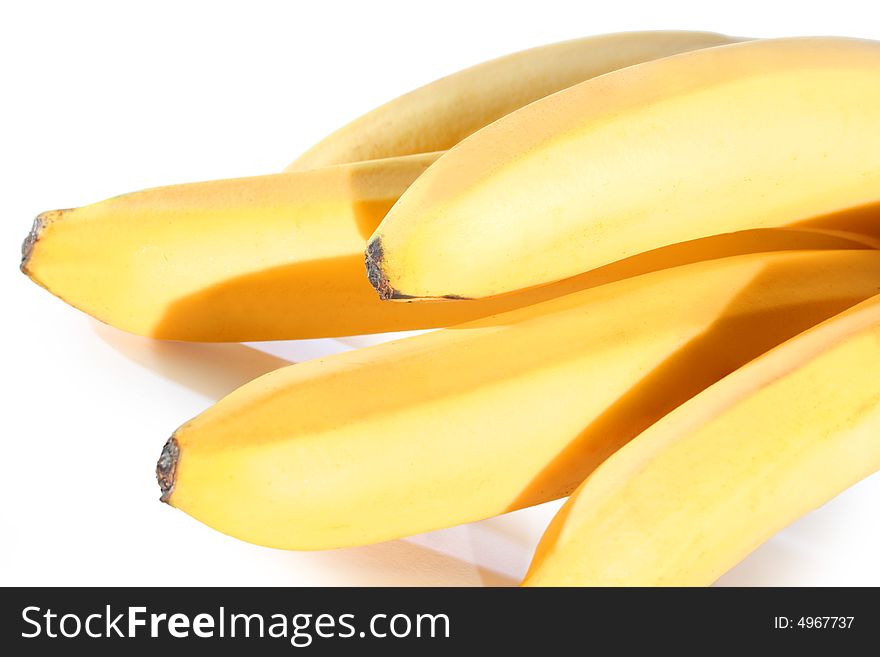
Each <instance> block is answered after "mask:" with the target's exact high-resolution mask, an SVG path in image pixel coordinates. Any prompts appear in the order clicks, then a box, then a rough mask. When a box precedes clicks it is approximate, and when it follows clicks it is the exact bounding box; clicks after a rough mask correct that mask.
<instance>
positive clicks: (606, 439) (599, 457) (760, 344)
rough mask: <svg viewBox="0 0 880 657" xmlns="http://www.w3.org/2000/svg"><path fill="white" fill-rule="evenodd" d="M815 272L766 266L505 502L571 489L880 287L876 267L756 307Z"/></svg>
mask: <svg viewBox="0 0 880 657" xmlns="http://www.w3.org/2000/svg"><path fill="white" fill-rule="evenodd" d="M798 272H800V273H798ZM795 276H796V277H797V278H793V277H795ZM810 277H812V278H813V284H816V283H821V282H822V281H823V280H824V279H825V273H823V272H819V271H816V272H804V268H803V267H800V269H799V270H798V269H797V268H792V267H791V266H790V265H789V264H787V263H777V264H774V265H769V266H766V267H765V268H764V269H763V270H762V271H761V272H760V273H759V274H758V275H757V276H755V277H754V278H753V279H752V280H751V281H750V282H749V283H748V285H746V287H744V288H743V289H742V290H741V291H740V292H739V293H738V294H737V295H736V297H734V298H733V299H732V300H731V302H730V303H729V304H728V305H727V306H726V307H725V309H724V311H723V313H722V314H721V315H720V318H719V319H718V320H717V321H716V322H714V323H713V324H712V325H710V326H709V327H708V328H707V329H706V330H704V331H703V332H701V333H700V334H699V335H698V336H696V337H694V338H693V339H691V340H690V341H689V342H688V343H687V344H685V345H684V346H683V347H681V348H680V349H678V350H677V351H676V352H674V353H672V354H670V355H669V356H668V357H667V358H666V359H664V360H663V361H662V362H661V363H660V364H659V365H657V366H656V367H655V368H653V369H652V370H651V371H650V372H649V373H647V374H646V375H645V376H644V377H642V378H641V379H640V380H639V381H638V382H636V383H635V384H634V385H633V386H632V387H630V388H629V390H628V391H627V392H626V393H625V394H623V395H622V396H621V397H620V398H619V399H618V400H617V401H616V402H615V403H614V404H612V405H611V406H610V407H609V408H608V409H607V410H606V411H605V412H604V413H602V414H601V415H600V416H599V417H597V418H596V419H595V420H594V421H593V422H591V423H590V424H589V426H587V427H585V428H584V429H583V431H581V432H580V434H578V435H577V436H576V437H575V438H574V439H573V440H572V441H571V442H570V443H568V445H567V446H566V447H565V449H563V450H562V451H561V452H560V453H559V454H558V455H557V456H556V457H555V458H554V459H553V460H552V461H551V462H550V463H548V464H547V465H546V466H545V467H544V468H543V469H542V470H541V471H540V472H539V473H538V474H537V475H536V476H535V477H534V478H533V479H532V480H531V481H530V482H529V484H528V485H527V486H525V487H524V488H523V490H522V492H521V493H520V494H519V496H518V497H517V498H516V499H515V500H514V501H513V502H512V503H511V505H510V507H509V509H508V510H514V509H519V508H522V507H525V506H531V505H533V504H537V503H540V502H544V501H546V500H550V499H557V498H560V497H564V496H566V495H569V494H570V493H571V492H572V491H573V490H574V488H576V487H577V486H578V485H579V484H580V482H582V481H583V480H584V479H586V478H587V477H588V475H589V474H590V473H591V472H592V471H593V470H595V469H596V468H597V467H598V466H599V465H601V463H602V462H603V461H605V459H607V458H608V457H609V456H611V455H612V454H613V453H614V452H616V451H617V450H618V449H620V448H621V447H623V446H624V445H625V444H626V443H628V442H629V441H630V440H632V439H633V438H635V437H636V436H637V435H638V434H640V433H641V432H642V431H644V430H645V429H647V428H648V427H650V426H651V425H652V424H654V423H655V422H656V421H658V420H659V419H660V418H662V417H663V416H665V415H666V414H668V413H669V412H670V411H672V410H673V409H675V408H677V407H678V406H680V405H681V404H683V403H684V402H686V401H687V400H688V399H690V398H691V397H693V396H694V395H696V394H697V393H699V392H701V391H702V390H704V389H705V388H707V387H709V386H710V385H712V384H713V383H715V382H717V381H719V380H720V379H722V378H723V377H725V376H727V375H728V374H730V373H731V372H733V371H734V370H736V369H739V368H740V367H742V366H743V365H745V364H746V363H747V362H749V361H750V360H752V359H754V358H756V357H758V356H760V355H761V354H763V353H765V352H767V351H769V350H770V349H772V348H773V347H775V346H776V345H778V344H780V343H782V342H784V341H785V340H788V339H789V338H792V337H794V336H795V335H797V334H798V333H801V332H803V331H805V330H806V329H808V328H810V327H812V326H814V325H816V324H817V323H819V322H821V321H823V320H825V319H828V318H830V317H833V316H834V315H836V314H838V313H840V312H843V311H844V310H846V309H847V308H850V307H852V306H854V305H856V304H857V303H859V302H860V301H863V300H865V299H867V298H869V297H871V296H873V295H875V294H878V293H880V267H878V272H877V283H876V286H865V288H864V289H861V290H855V289H854V290H853V292H852V294H851V296H850V295H847V296H844V297H841V298H838V299H831V300H819V301H815V302H811V303H798V304H796V305H795V304H789V305H782V306H776V307H765V308H764V309H761V310H760V311H754V310H752V309H754V308H755V307H756V300H758V299H760V298H761V297H762V296H765V295H767V294H768V293H769V294H772V293H773V292H772V290H773V289H774V288H775V287H777V286H778V282H779V281H780V280H785V279H788V280H794V281H797V280H799V279H800V278H810ZM803 282H804V283H807V282H808V281H803ZM557 526H558V525H557ZM548 539H549V540H553V534H549V535H548Z"/></svg>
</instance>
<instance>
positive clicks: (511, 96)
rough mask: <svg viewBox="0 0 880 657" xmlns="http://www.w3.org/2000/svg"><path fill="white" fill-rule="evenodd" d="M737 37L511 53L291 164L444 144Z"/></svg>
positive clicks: (416, 95)
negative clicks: (557, 95) (597, 82)
mask: <svg viewBox="0 0 880 657" xmlns="http://www.w3.org/2000/svg"><path fill="white" fill-rule="evenodd" d="M738 40H739V39H735V38H733V37H728V36H724V35H721V34H711V33H708V32H630V33H623V34H607V35H603V36H593V37H587V38H584V39H576V40H573V41H564V42H562V43H554V44H550V45H546V46H541V47H539V48H532V49H530V50H524V51H522V52H517V53H513V54H512V55H507V56H506V57H501V58H499V59H493V60H492V61H489V62H485V63H482V64H479V65H477V66H474V67H472V68H468V69H465V70H463V71H459V72H458V73H455V74H453V75H450V76H448V77H445V78H442V79H440V80H437V81H436V82H432V83H431V84H428V85H426V86H424V87H420V88H419V89H416V90H415V91H412V92H410V93H408V94H406V95H404V96H401V97H399V98H396V99H395V100H392V101H391V102H389V103H386V104H385V105H382V106H381V107H379V108H377V109H375V110H373V111H371V112H369V113H367V114H365V115H364V116H362V117H360V118H359V119H355V120H354V121H352V122H351V123H349V124H348V125H346V126H344V127H343V128H341V129H339V130H337V131H336V132H334V133H333V134H331V135H330V136H328V137H326V138H325V139H324V140H322V141H320V142H319V143H318V144H316V145H315V146H313V147H312V148H311V149H309V150H308V151H306V153H304V154H303V155H301V156H300V157H299V158H298V159H297V160H296V161H295V162H294V163H293V164H291V165H290V166H288V167H287V170H288V171H294V170H295V171H301V170H304V169H313V168H315V167H322V166H327V165H331V164H341V163H345V162H356V161H360V160H373V159H378V158H384V157H392V156H396V155H410V154H413V153H427V152H429V151H440V150H446V149H447V148H451V147H452V146H454V145H455V144H456V143H457V142H459V141H461V140H462V139H463V138H464V137H467V136H468V135H469V134H471V133H472V132H475V131H477V130H479V129H480V128H482V127H483V126H485V125H488V124H489V123H492V121H494V120H496V119H498V118H500V117H502V116H504V115H505V114H508V113H509V112H512V111H513V110H515V109H517V108H519V107H522V106H523V105H527V104H528V103H530V102H532V101H534V100H537V99H538V98H542V97H544V96H547V95H548V94H552V93H553V92H555V91H559V90H560V89H565V88H566V87H570V86H571V85H573V84H577V83H578V82H582V81H583V80H586V79H589V78H592V77H595V76H597V75H602V74H603V73H607V72H608V71H613V70H615V69H618V68H622V67H624V66H630V65H632V64H637V63H639V62H644V61H646V60H649V59H656V58H658V57H666V56H667V55H673V54H676V53H680V52H684V51H688V50H694V49H697V48H709V47H712V46H718V45H723V44H727V43H733V42H735V41H738Z"/></svg>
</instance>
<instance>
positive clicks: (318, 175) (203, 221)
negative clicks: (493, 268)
mask: <svg viewBox="0 0 880 657" xmlns="http://www.w3.org/2000/svg"><path fill="white" fill-rule="evenodd" d="M435 158H436V156H434V155H415V156H410V157H402V158H391V159H388V160H383V161H376V162H365V163H359V164H352V165H341V166H336V167H328V168H325V169H321V170H315V171H307V172H300V173H288V174H276V175H271V176H259V177H254V178H242V179H235V180H220V181H213V182H207V183H195V184H189V185H175V186H171V187H162V188H158V189H151V190H146V191H142V192H136V193H133V194H126V195H124V196H117V197H115V198H112V199H109V200H107V201H103V202H101V203H96V204H94V205H90V206H86V207H83V208H79V209H75V210H60V211H54V212H48V213H44V214H42V215H40V217H38V218H37V221H36V222H35V227H34V230H33V231H32V232H31V235H30V236H29V237H28V239H27V240H25V247H24V252H25V253H24V261H23V263H22V269H23V271H25V273H27V274H28V275H29V276H30V277H31V278H32V279H33V280H35V281H36V282H37V283H39V284H40V285H42V286H44V287H45V288H47V289H48V290H49V291H51V292H52V293H53V294H55V295H57V296H59V297H60V298H62V299H64V300H65V301H67V302H68V303H70V304H71V305H73V306H75V307H77V308H80V309H82V310H84V311H85V312H87V313H89V314H90V315H92V316H94V317H96V318H98V319H100V320H102V321H104V322H107V323H108V324H112V325H113V326H116V327H118V328H121V329H124V330H126V331H130V332H132V333H137V334H140V335H145V336H150V337H154V338H167V339H173V340H199V341H210V342H217V341H251V340H276V339H294V338H319V337H329V336H344V335H358V334H363V333H376V332H386V331H399V330H406V329H423V328H433V327H438V326H449V325H451V324H458V323H461V322H464V321H467V320H471V319H475V318H479V317H485V316H488V315H492V314H496V313H499V312H503V311H505V310H510V309H512V308H516V307H520V306H524V305H528V304H530V303H534V302H537V301H541V300H544V299H548V298H552V297H554V296H559V295H561V294H566V293H568V292H571V291H573V290H575V289H583V288H584V287H589V286H591V285H596V284H601V283H602V282H605V281H607V280H613V279H614V278H615V277H622V276H627V275H632V274H633V273H638V272H641V271H646V270H650V269H652V268H658V267H663V266H668V265H670V264H677V263H679V262H681V261H682V258H684V259H685V260H687V259H688V258H697V259H700V258H710V257H718V256H719V255H731V254H733V253H745V252H748V251H760V250H772V249H779V248H849V247H859V246H864V245H860V244H857V243H855V241H854V238H853V236H846V235H834V234H831V233H825V234H820V233H818V232H812V233H811V232H806V231H803V232H800V231H776V232H771V231H764V232H757V233H750V234H749V233H744V234H742V235H740V236H739V237H736V238H730V239H728V238H722V239H718V240H710V241H708V242H705V243H703V244H702V245H701V246H700V248H698V249H678V250H675V249H673V250H667V251H665V252H662V253H658V254H649V255H647V256H640V257H638V258H635V259H634V260H633V261H631V262H629V263H624V265H623V266H622V267H621V266H618V267H611V268H608V269H606V270H605V271H604V272H599V273H598V275H593V274H591V275H589V276H583V277H576V278H574V279H572V280H569V281H563V282H561V283H558V284H555V285H550V286H546V287H544V288H538V289H535V290H530V291H528V292H525V293H518V294H513V295H508V296H506V297H499V298H496V299H490V300H486V301H480V302H467V301H456V302H449V303H436V304H388V303H383V302H382V301H380V300H379V299H378V298H377V297H376V294H375V292H374V291H373V288H372V287H371V286H370V284H369V282H368V281H367V278H366V276H364V270H363V250H364V246H365V244H366V239H367V237H368V236H369V234H370V233H371V232H372V231H373V229H375V227H376V226H377V225H378V223H379V221H380V220H381V218H382V217H383V216H384V214H385V212H386V211H387V210H388V208H389V207H391V205H392V204H393V203H394V202H395V201H396V200H397V197H398V196H399V195H400V194H401V193H402V192H403V191H404V190H405V189H406V187H407V186H408V185H409V184H410V183H411V182H412V181H413V180H415V178H416V177H417V176H418V175H419V174H421V173H422V172H423V171H424V170H425V169H426V168H427V167H428V165H429V164H430V163H431V162H433V161H434V159H435Z"/></svg>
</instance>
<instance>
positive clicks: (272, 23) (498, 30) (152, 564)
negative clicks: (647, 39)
mask: <svg viewBox="0 0 880 657" xmlns="http://www.w3.org/2000/svg"><path fill="white" fill-rule="evenodd" d="M10 6H11V3H7V5H4V9H3V10H2V11H3V15H2V17H0V51H2V53H0V54H2V57H0V61H2V62H3V78H2V85H3V92H4V94H3V95H4V102H3V104H2V105H0V112H2V121H0V130H2V142H0V143H2V151H0V152H2V180H3V181H4V184H3V186H2V188H3V194H2V206H3V221H2V226H0V230H2V231H3V232H2V239H0V245H2V262H4V263H6V264H5V266H4V267H2V268H0V285H2V299H3V304H4V308H5V312H4V317H5V321H4V322H3V324H2V330H3V340H2V342H0V344H2V349H3V359H2V363H3V390H2V395H3V400H4V403H3V415H4V428H5V431H4V432H3V441H4V447H3V467H2V470H3V491H4V495H3V500H2V502H0V533H2V540H0V584H21V585H37V584H45V585H48V584H111V585H137V584H144V585H151V584H155V585H160V584H216V585H220V584H257V585H259V584H290V585H293V584H354V585H370V584H429V585H434V584H460V585H471V584H473V585H486V584H488V585H508V584H514V583H515V582H516V581H517V579H518V578H519V577H520V576H521V575H522V574H523V572H524V571H525V568H526V566H527V564H528V561H529V556H530V551H531V549H532V548H533V546H534V544H535V543H536V541H537V539H538V538H539V536H540V533H541V531H542V529H543V527H544V525H545V524H546V522H547V521H548V519H549V518H550V516H551V515H552V512H553V510H554V509H555V508H556V506H557V505H556V504H551V505H545V506H544V507H539V508H536V509H530V510H526V511H522V512H518V513H515V514H510V515H508V516H505V517H501V518H495V519H491V520H487V521H484V522H481V523H476V524H473V525H468V526H463V527H455V528H451V529H448V530H444V531H439V532H434V533H432V534H427V535H423V536H419V537H415V538H412V539H408V540H403V541H395V542H391V543H386V544H382V545H377V546H372V547H365V548H360V549H352V550H338V551H332V552H326V553H287V552H281V551H276V550H270V549H263V548H258V547H254V546H250V545H246V544H244V543H240V542H238V541H235V540H233V539H230V538H227V537H224V536H222V535H220V534H217V533H216V532H213V531H212V530H210V529H207V528H206V527H203V526H202V525H200V524H199V523H197V522H196V521H194V520H192V519H191V518H189V517H187V516H185V515H184V514H182V513H179V512H176V511H174V510H173V509H170V508H168V507H166V506H164V505H162V504H160V503H159V502H158V501H157V497H158V490H157V487H156V484H155V481H154V479H153V466H154V463H155V460H156V458H157V456H158V453H159V450H160V448H161V446H162V443H163V442H164V440H165V438H166V437H167V436H168V435H169V433H170V432H171V431H172V430H173V429H174V428H175V427H176V426H177V425H179V424H180V423H182V422H183V421H185V420H186V419H188V418H189V417H191V416H193V415H195V414H196V413H198V412H200V411H201V410H203V409H204V408H205V407H206V406H208V405H209V404H210V403H211V402H212V401H214V400H216V399H218V398H219V397H220V396H222V395H223V394H225V393H226V392H229V391H231V390H232V389H234V388H235V387H236V386H238V385H240V384H242V383H244V382H245V381H247V380H248V379H250V378H252V377H253V376H255V375H257V374H259V373H262V372H264V371H266V370H268V369H271V368H272V367H274V366H277V365H278V364H280V362H281V361H279V360H277V359H275V358H273V357H270V356H267V355H265V354H264V353H263V352H260V351H257V350H255V349H253V348H250V347H247V346H242V345H186V344H180V343H159V342H151V341H149V340H144V339H141V338H137V337H133V336H129V335H126V334H123V333H120V332H119V331H116V330H113V329H110V328H108V327H104V326H102V325H98V324H96V323H94V322H92V321H91V320H89V319H88V318H86V317H85V316H83V315H82V314H80V313H78V312H76V311H74V310H72V309H71V308H68V307H66V306H65V305H64V304H62V303H61V302H60V301H58V300H57V299H55V298H53V297H51V296H50V295H49V294H47V293H46V292H44V291H43V290H40V289H39V288H37V287H36V286H35V285H33V284H32V283H30V282H29V281H28V280H27V279H26V278H25V277H24V276H21V275H20V274H19V273H18V272H17V270H16V265H17V263H18V257H19V256H18V249H19V244H20V242H21V239H22V238H23V237H24V235H25V234H26V233H27V231H28V229H29V227H30V222H31V219H32V218H33V217H34V216H35V215H36V214H37V213H38V212H40V211H42V210H47V209H52V208H64V207H71V206H77V205H82V204H85V203H89V202H93V201H97V200H100V199H103V198H105V197H108V196H112V195H115V194H118V193H122V192H126V191H131V190H135V189H141V188H144V187H149V186H154V185H159V184H165V183H175V182H185V181H191V180H203V179H210V178H221V177H231V176H238V175H249V174H257V173H263V172H272V171H276V170H279V169H281V168H282V167H283V166H284V165H285V164H286V163H287V162H288V161H289V160H291V159H292V158H293V157H294V156H296V155H297V154H298V153H299V152H301V151H302V150H304V149H305V148H306V147H308V146H310V145H311V144H312V143H313V142H315V141H316V140H317V139H319V138H320V137H322V136H323V135H324V134H326V133H328V132H329V131H331V130H332V129H334V128H335V127H337V126H339V125H341V124H343V123H344V122H346V121H347V120H349V119H351V118H354V117H355V116H357V115H359V114H361V113H362V112H364V111H366V110H368V109H370V108H372V107H374V106H375V105H378V104H379V103H381V102H383V101H385V100H387V99H390V98H392V97H394V96H396V95H398V94H400V93H402V92H405V91H407V90H409V89H411V88H413V87H416V86H418V85H420V84H423V83H425V82H428V81H430V80H432V79H434V78H436V77H438V76H441V75H443V74H446V73H450V72H453V71H455V70H457V69H459V68H462V67H465V66H468V65H471V64H474V63H477V62H480V61H482V60H485V59H487V58H490V57H494V56H497V55H501V54H504V53H507V52H511V51H514V50H519V49H522V48H525V47H529V46H534V45H538V44H542V43H548V42H552V41H558V40H561V39H567V38H572V37H577V36H583V35H587V34H593V33H602V32H612V31H622V30H638V29H671V28H676V29H708V30H717V31H722V32H728V33H731V34H740V35H752V36H785V35H794V34H838V35H850V36H862V37H868V38H880V27H878V25H880V23H878V22H877V20H876V16H872V10H873V7H875V6H876V3H873V2H845V1H837V2H834V3H831V4H829V3H827V2H824V3H807V2H799V3H793V2H792V3H787V2H786V3H782V2H780V3H769V2H766V1H762V2H746V1H743V2H737V3H732V4H727V5H724V6H723V7H721V6H718V3H708V2H696V1H694V2H675V1H666V2H659V3H658V2H654V3H651V2H640V3H634V2H617V3H610V4H609V3H576V2H552V1H549V0H541V1H540V2H529V3H512V2H505V3H501V2H495V3H490V2H480V3H477V2H473V1H469V2H461V3H458V2H450V1H448V0H447V1H446V2H442V3H431V4H428V3H424V4H421V5H420V4H417V3H403V2H395V3H391V2H377V1H375V0H374V1H372V2H364V3H355V2H351V3H339V2H327V1H324V2H320V3H301V2H296V3H294V2H253V1H252V2H247V3H244V2H239V3H224V2H186V3H181V2H152V3H147V4H142V5H134V4H132V3H110V2H107V3H94V2H77V3H62V2H57V3H47V2H28V3H17V5H16V7H15V8H14V9H11V8H10ZM135 6H137V7H139V8H138V9H134V7H135ZM360 343H361V342H358V344H360ZM351 344H352V343H349V344H348V345H345V344H341V343H338V342H326V343H318V342H308V343H305V344H291V343H284V344H275V345H271V346H270V347H269V349H270V350H271V351H272V352H273V353H275V354H280V355H283V356H287V357H289V358H293V359H296V360H302V359H304V358H308V357H311V356H314V355H315V354H317V353H319V352H320V353H326V352H327V351H332V350H340V349H343V348H348V346H350V345H351ZM878 507H880V476H877V475H875V476H874V477H872V478H871V479H869V480H867V481H865V482H863V483H862V484H860V485H858V486H856V487H855V488H853V489H851V490H850V491H848V492H847V493H845V494H844V495H841V496H840V497H839V498H837V499H836V500H834V501H833V502H832V503H830V504H828V505H827V506H826V507H824V508H822V509H821V510H819V511H817V512H815V513H813V514H811V515H809V516H808V517H806V518H804V519H803V520H801V521H800V522H798V523H797V524H796V525H794V526H792V527H790V528H789V529H787V530H786V531H784V532H783V533H782V534H780V535H779V536H777V537H775V538H774V539H772V540H771V541H770V542H768V543H767V544H765V545H764V546H763V547H761V548H760V549H759V550H758V551H757V552H755V553H754V554H753V555H752V556H751V557H749V559H747V560H746V561H745V562H744V563H743V564H741V565H740V566H739V567H738V568H736V569H735V570H734V571H732V572H731V573H729V574H728V575H727V576H725V577H724V578H723V579H722V581H721V584H727V585H739V584H764V585H773V584H786V585H811V584H815V585H826V584H853V585H859V584H862V585H875V586H876V585H880V560H878V559H877V558H876V555H877V554H880V525H878V523H877V508H878Z"/></svg>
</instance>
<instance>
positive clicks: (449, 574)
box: [293, 528, 519, 587]
mask: <svg viewBox="0 0 880 657" xmlns="http://www.w3.org/2000/svg"><path fill="white" fill-rule="evenodd" d="M454 529H461V528H454ZM301 559H302V555H301V554H296V555H295V556H294V557H293V560H294V561H295V562H297V561H300V560H301ZM297 565H298V564H297ZM308 566H309V567H310V568H321V569H326V570H328V571H330V572H332V576H333V578H334V579H343V580H345V581H349V582H358V585H359V586H488V587H505V586H516V585H517V584H518V583H519V582H518V580H517V579H516V578H514V577H510V576H508V575H505V574H503V573H499V572H496V571H494V570H491V569H489V568H485V567H483V566H479V565H475V564H473V563H470V562H468V561H465V560H464V559H460V558H459V557H456V556H453V555H450V554H446V553H443V552H440V551H439V550H434V549H431V548H429V547H425V546H423V545H418V544H416V543H413V542H411V541H408V540H406V539H401V540H396V541H388V542H386V543H378V544H376V545H365V546H363V547H353V548H344V549H340V550H327V551H324V552H310V553H309V554H308Z"/></svg>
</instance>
